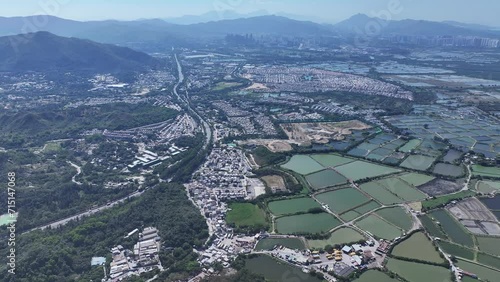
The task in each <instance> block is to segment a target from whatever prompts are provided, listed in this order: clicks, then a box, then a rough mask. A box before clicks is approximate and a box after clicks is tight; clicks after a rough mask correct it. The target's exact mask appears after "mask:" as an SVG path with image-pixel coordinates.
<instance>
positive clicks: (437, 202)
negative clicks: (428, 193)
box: [422, 191, 476, 210]
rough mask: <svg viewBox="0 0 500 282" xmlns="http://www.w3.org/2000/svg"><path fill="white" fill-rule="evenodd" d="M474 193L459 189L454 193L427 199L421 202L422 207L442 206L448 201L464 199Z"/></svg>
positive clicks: (426, 208)
mask: <svg viewBox="0 0 500 282" xmlns="http://www.w3.org/2000/svg"><path fill="white" fill-rule="evenodd" d="M474 195H476V193H475V192H474V191H461V192H458V193H455V194H450V195H445V196H441V197H437V198H435V199H428V200H425V201H423V202H422V208H423V209H424V210H432V209H435V208H438V207H442V206H444V205H446V204H448V203H450V202H451V201H455V200H461V199H465V198H468V197H472V196H474Z"/></svg>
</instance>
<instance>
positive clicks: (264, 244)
mask: <svg viewBox="0 0 500 282" xmlns="http://www.w3.org/2000/svg"><path fill="white" fill-rule="evenodd" d="M276 245H280V246H284V247H287V248H289V249H293V250H295V249H299V250H304V249H305V245H304V242H302V240H300V239H299V238H265V239H262V240H260V241H259V242H258V243H257V246H255V250H257V251H262V250H272V249H273V248H274V246H276Z"/></svg>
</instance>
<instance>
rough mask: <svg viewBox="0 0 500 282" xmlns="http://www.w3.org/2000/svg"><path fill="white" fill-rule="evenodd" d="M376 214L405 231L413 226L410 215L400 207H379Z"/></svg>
mask: <svg viewBox="0 0 500 282" xmlns="http://www.w3.org/2000/svg"><path fill="white" fill-rule="evenodd" d="M376 214H377V215H378V216H380V217H382V218H383V219H385V220H387V221H389V222H390V223H392V224H394V225H395V226H397V227H399V228H401V229H403V230H405V231H408V230H410V229H411V228H412V226H413V219H412V217H411V216H410V215H409V214H408V212H407V211H406V210H405V209H403V208H401V207H393V208H386V209H381V210H379V211H377V212H376Z"/></svg>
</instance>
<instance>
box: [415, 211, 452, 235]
mask: <svg viewBox="0 0 500 282" xmlns="http://www.w3.org/2000/svg"><path fill="white" fill-rule="evenodd" d="M419 219H420V221H421V222H422V225H423V226H424V228H425V230H427V232H429V234H430V235H431V236H432V237H437V238H441V239H447V238H448V236H446V234H444V233H443V231H442V230H441V228H440V227H439V226H438V225H437V224H436V223H435V222H434V221H433V220H432V219H431V218H430V217H429V216H428V215H423V216H421V217H419Z"/></svg>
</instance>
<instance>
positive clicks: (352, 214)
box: [340, 210, 362, 221]
mask: <svg viewBox="0 0 500 282" xmlns="http://www.w3.org/2000/svg"><path fill="white" fill-rule="evenodd" d="M360 216H362V214H360V213H359V212H356V211H354V210H352V211H348V212H345V213H343V214H341V215H340V218H341V219H342V220H343V221H351V220H354V219H356V218H358V217H360Z"/></svg>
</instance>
